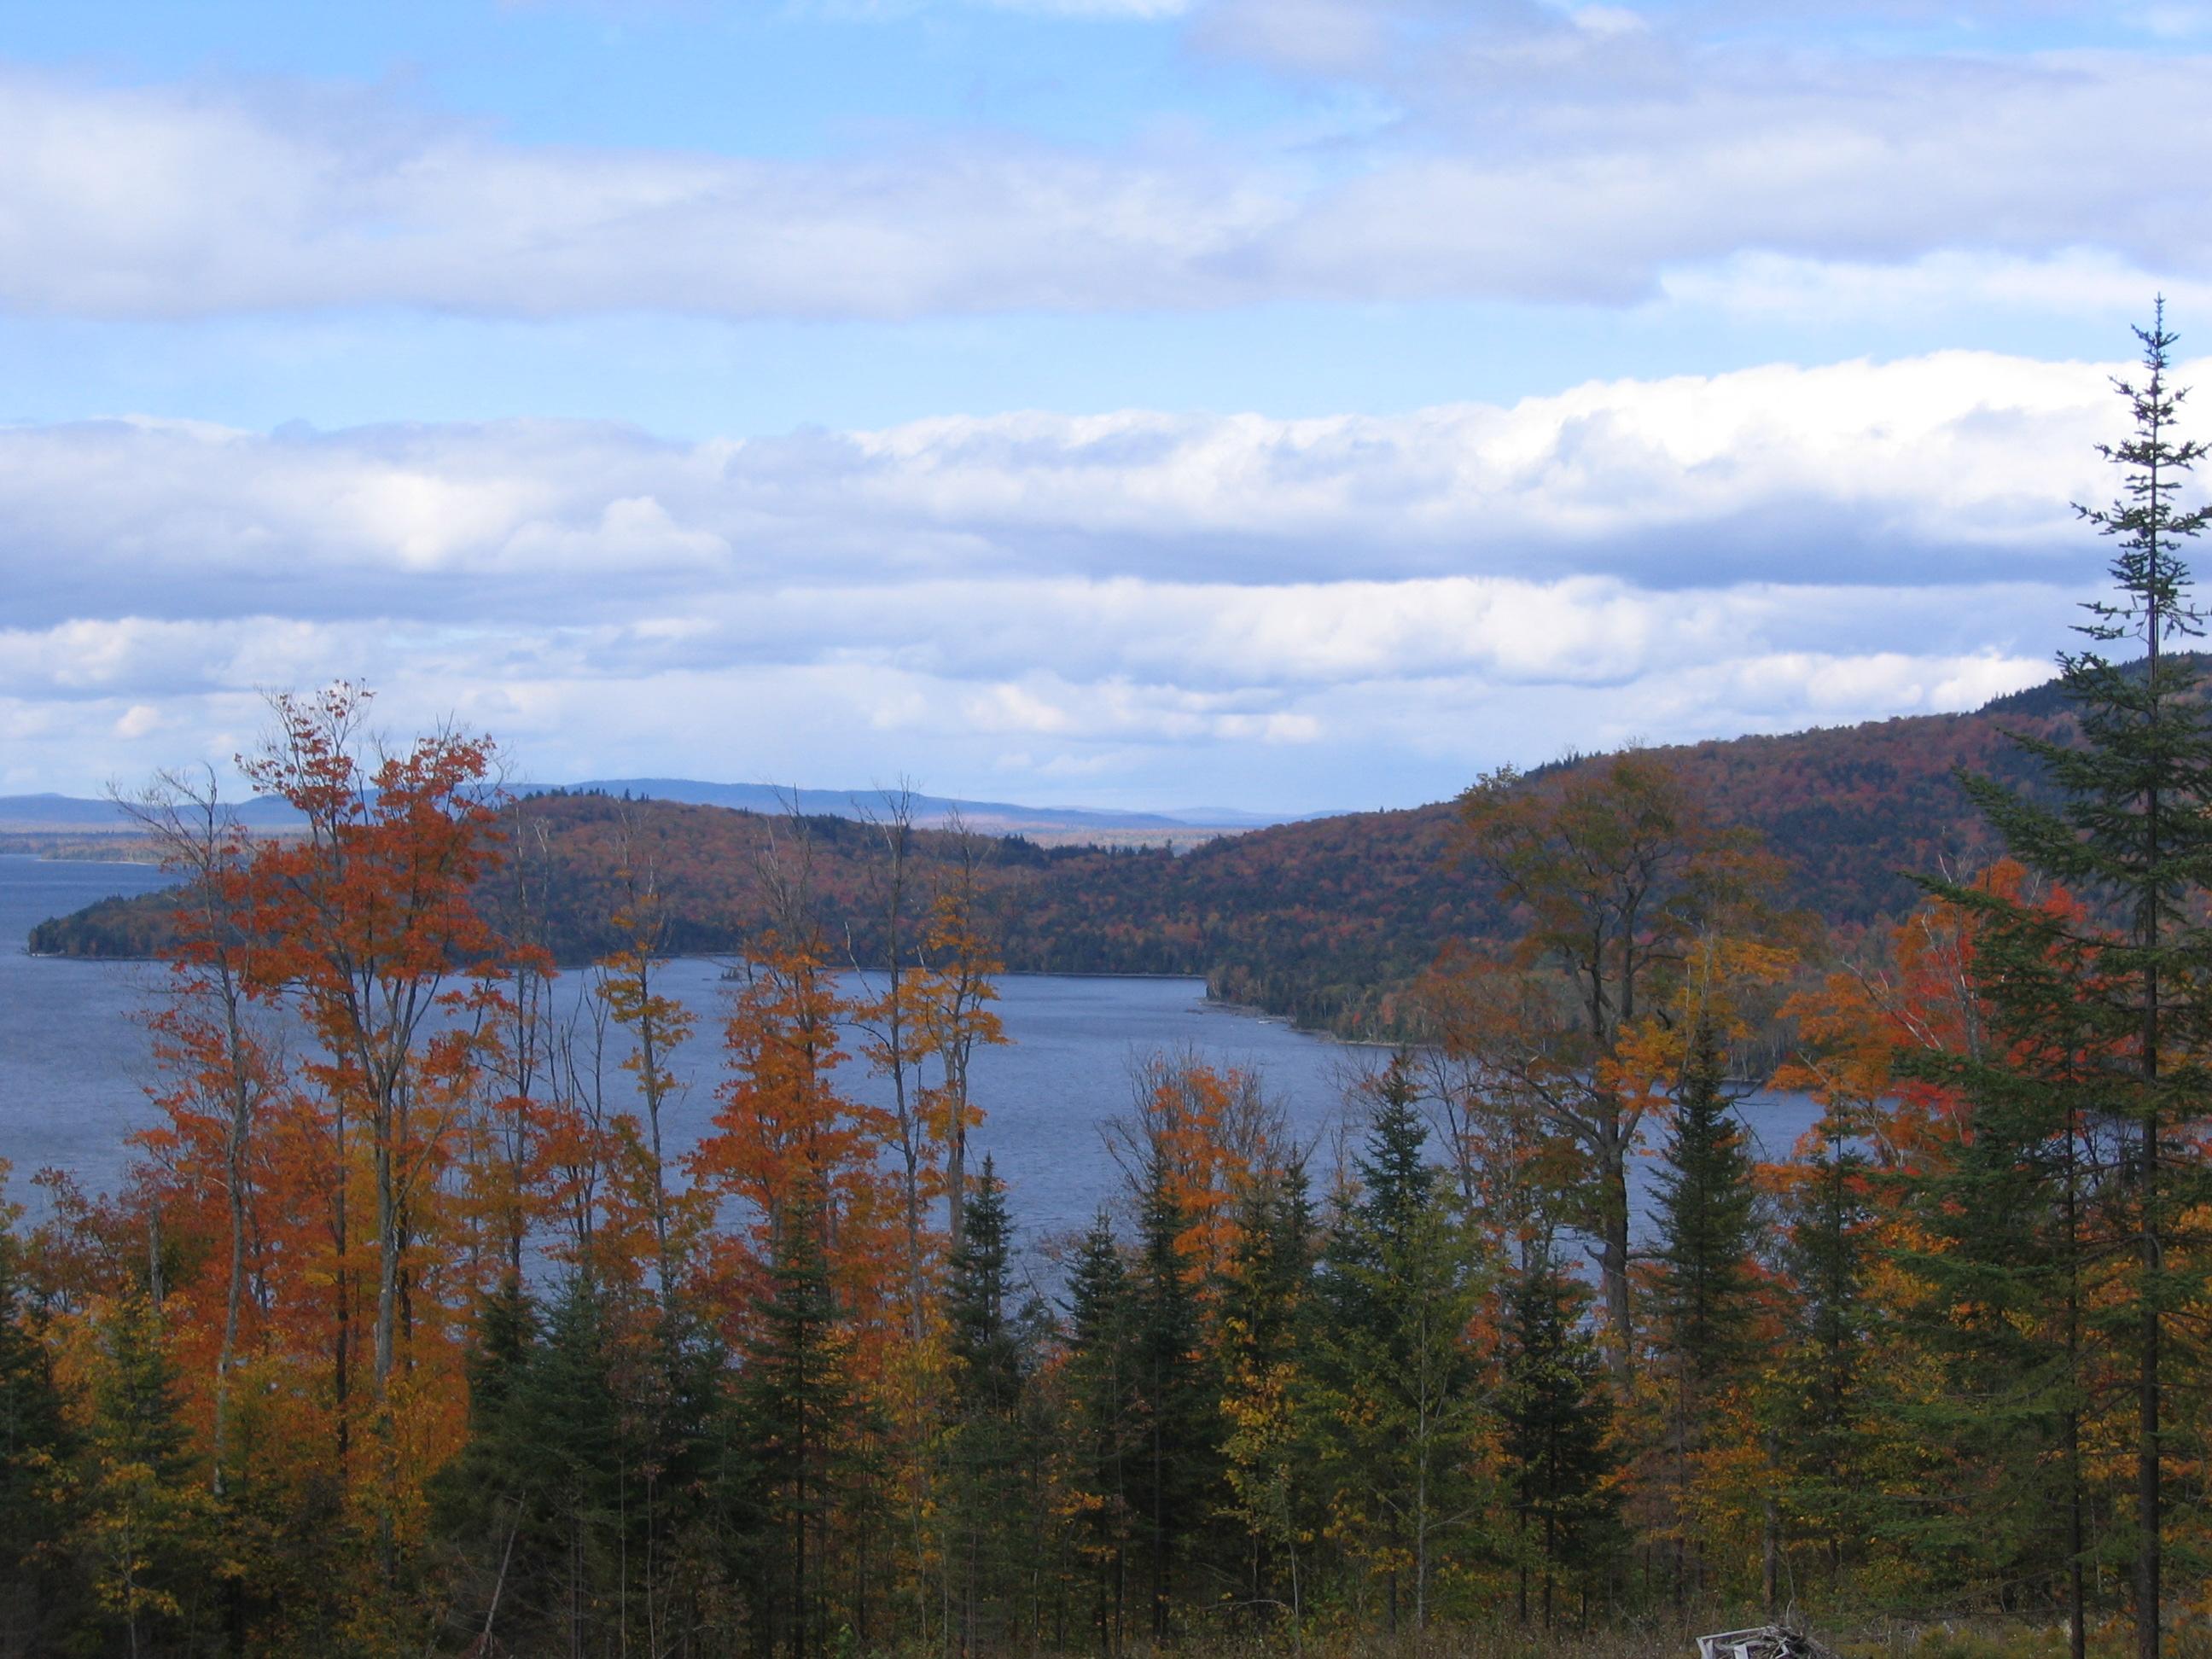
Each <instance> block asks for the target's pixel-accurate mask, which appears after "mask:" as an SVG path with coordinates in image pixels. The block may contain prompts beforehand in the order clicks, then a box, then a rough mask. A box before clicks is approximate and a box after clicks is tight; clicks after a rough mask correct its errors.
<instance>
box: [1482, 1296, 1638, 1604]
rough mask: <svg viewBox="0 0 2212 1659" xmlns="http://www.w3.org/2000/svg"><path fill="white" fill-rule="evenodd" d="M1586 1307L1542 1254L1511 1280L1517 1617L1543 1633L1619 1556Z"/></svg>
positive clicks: (1509, 1449)
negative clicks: (1565, 1601)
mask: <svg viewBox="0 0 2212 1659" xmlns="http://www.w3.org/2000/svg"><path fill="white" fill-rule="evenodd" d="M1586 1299H1587V1293H1586V1292H1585V1291H1583V1287H1582V1286H1581V1285H1577V1283H1575V1281H1574V1280H1573V1279H1570V1278H1569V1277H1568V1276H1567V1275H1566V1274H1565V1273H1564V1272H1562V1271H1561V1270H1560V1268H1559V1265H1558V1264H1557V1263H1556V1262H1555V1261H1553V1260H1552V1259H1551V1258H1550V1257H1549V1256H1548V1255H1538V1256H1537V1257H1536V1258H1535V1259H1534V1261H1531V1262H1530V1263H1529V1264H1528V1266H1526V1267H1523V1268H1522V1271H1521V1272H1520V1273H1518V1274H1517V1275H1516V1277H1515V1279H1514V1280H1513V1283H1512V1286H1511V1288H1510V1291H1509V1293H1508V1295H1507V1297H1506V1303H1505V1321H1504V1340H1503V1344H1502V1347H1503V1356H1502V1358H1503V1364H1502V1369H1503V1371H1504V1386H1503V1388H1502V1389H1501V1390H1500V1395H1501V1398H1500V1401H1499V1407H1498V1413H1499V1416H1500V1418H1501V1419H1502V1424H1503V1430H1504V1432H1503V1436H1502V1440H1503V1446H1504V1454H1505V1459H1506V1466H1507V1470H1508V1474H1507V1480H1508V1482H1509V1484H1510V1489H1511V1493H1512V1504H1513V1518H1514V1535H1513V1539H1512V1541H1511V1548H1512V1553H1513V1556H1514V1562H1515V1566H1516V1584H1517V1598H1516V1600H1517V1611H1518V1613H1519V1616H1520V1617H1521V1619H1522V1620H1523V1621H1524V1622H1525V1621H1526V1620H1528V1618H1529V1617H1530V1616H1531V1615H1532V1613H1533V1614H1534V1616H1536V1617H1537V1618H1539V1619H1541V1622H1542V1623H1543V1625H1544V1626H1545V1627H1546V1628H1547V1629H1549V1628H1550V1627H1551V1626H1552V1624H1553V1620H1554V1619H1555V1618H1556V1616H1557V1615H1558V1613H1559V1607H1558V1605H1557V1596H1558V1592H1559V1589H1561V1587H1562V1586H1563V1585H1564V1586H1566V1587H1570V1588H1587V1587H1588V1585H1589V1583H1590V1582H1591V1581H1592V1580H1593V1579H1594V1578H1596V1577H1601V1576H1602V1575H1603V1573H1604V1571H1606V1569H1607V1565H1609V1562H1608V1557H1609V1555H1610V1554H1611V1553H1612V1552H1613V1548H1614V1547H1615V1538H1614V1528H1615V1525H1616V1519H1617V1507H1618V1500H1617V1498H1616V1496H1615V1494H1614V1492H1613V1489H1612V1487H1611V1486H1610V1485H1609V1484H1608V1479H1609V1477H1610V1476H1611V1475H1612V1474H1613V1469H1614V1466H1615V1463H1616V1461H1617V1460H1616V1458H1615V1456H1614V1455H1613V1449H1612V1447H1611V1445H1610V1444H1609V1443H1608V1441H1609V1437H1610V1435H1611V1432H1612V1429H1613V1401H1612V1397H1611V1395H1609V1394H1608V1393H1607V1389H1606V1387H1605V1383H1604V1379H1603V1370H1604V1367H1603V1362H1602V1361H1601V1359H1600V1358H1599V1356H1598V1351H1597V1345H1596V1344H1595V1342H1594V1341H1593V1340H1591V1338H1590V1335H1589V1330H1588V1328H1586V1326H1585V1323H1584V1322H1583V1317H1582V1314H1583V1304H1584V1302H1585V1301H1586ZM1532 1580H1533V1581H1534V1583H1533V1584H1532V1583H1531V1581H1532ZM1532 1591H1533V1594H1532ZM1532 1604H1533V1605H1532Z"/></svg>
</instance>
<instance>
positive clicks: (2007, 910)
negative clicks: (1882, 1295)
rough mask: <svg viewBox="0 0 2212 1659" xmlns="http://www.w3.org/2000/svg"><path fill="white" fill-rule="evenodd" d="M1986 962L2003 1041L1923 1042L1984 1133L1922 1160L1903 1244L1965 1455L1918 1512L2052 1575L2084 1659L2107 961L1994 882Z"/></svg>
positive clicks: (2049, 911)
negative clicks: (1944, 1498) (2084, 951)
mask: <svg viewBox="0 0 2212 1659" xmlns="http://www.w3.org/2000/svg"><path fill="white" fill-rule="evenodd" d="M1954 891H1955V892H1958V893H1960V895H1961V897H1960V901H1959V902H1961V903H1963V904H1965V905H1967V906H1971V907H1972V908H1971V909H1970V910H1969V915H1971V916H1972V920H1973V925H1972V939H1973V951H1972V957H1971V963H1970V973H1971V978H1972V987H1973V990H1974V993H1975V994H1976V995H1977V996H1978V998H1979V999H1980V1000H1981V1001H1982V1003H1983V1004H1984V1006H1985V1007H1986V1010H1987V1030H1988V1036H1987V1040H1986V1041H1984V1042H1980V1043H1978V1044H1976V1045H1974V1046H1973V1048H1972V1049H1971V1050H1970V1051H1969V1052H1966V1053H1961V1054H1943V1053H1941V1052H1938V1051H1923V1052H1922V1053H1920V1054H1917V1055H1915V1056H1912V1057H1911V1060H1912V1063H1911V1066H1910V1068H1909V1069H1910V1070H1911V1072H1913V1073H1917V1075H1920V1076H1923V1077H1925V1078H1928V1079H1932V1080H1935V1081H1937V1082H1939V1083H1942V1084H1944V1085H1948V1086H1950V1087H1953V1088H1954V1089H1956V1090H1958V1091H1960V1094H1961V1095H1962V1097H1964V1099H1965V1100H1966V1102H1967V1103H1968V1104H1969V1109H1970V1113H1971V1115H1970V1119H1969V1124H1968V1133H1966V1135H1964V1136H1963V1137H1961V1138H1960V1141H1959V1143H1958V1145H1957V1146H1955V1147H1953V1148H1950V1149H1948V1156H1946V1157H1945V1158H1941V1159H1938V1160H1934V1161H1931V1163H1930V1164H1929V1166H1928V1167H1926V1168H1923V1169H1922V1170H1918V1171H1917V1172H1916V1174H1915V1176H1914V1178H1913V1179H1912V1180H1911V1182H1909V1189H1908V1193H1907V1198H1908V1201H1909V1203H1910V1206H1911V1210H1910V1213H1911V1218H1912V1221H1913V1226H1912V1227H1911V1229H1910V1230H1909V1231H1906V1232H1905V1233H1904V1235H1903V1239H1904V1248H1901V1249H1899V1250H1898V1251H1897V1252H1896V1253H1895V1254H1896V1255H1897V1256H1898V1259H1899V1261H1900V1262H1901V1263H1902V1265H1903V1266H1904V1267H1905V1270H1906V1271H1907V1272H1908V1273H1910V1274H1911V1276H1912V1278H1913V1279H1914V1281H1915V1282H1916V1283H1917V1285H1921V1286H1923V1287H1924V1291H1923V1295H1922V1296H1921V1297H1919V1298H1917V1302H1916V1313H1917V1317H1916V1319H1915V1329H1914V1332H1913V1334H1915V1335H1916V1336H1917V1338H1918V1339H1919V1340H1921V1341H1923V1343H1924V1344H1925V1345H1926V1346H1927V1348H1928V1350H1929V1352H1930V1353H1931V1354H1932V1355H1933V1356H1934V1357H1936V1358H1937V1359H1938V1360H1939V1362H1940V1363H1941V1364H1942V1366H1943V1368H1944V1383H1945V1386H1944V1387H1943V1389H1942V1390H1941V1391H1939V1392H1937V1393H1936V1394H1935V1395H1933V1396H1932V1397H1931V1398H1929V1399H1928V1400H1926V1401H1923V1402H1921V1403H1920V1405H1919V1406H1918V1408H1917V1413H1916V1415H1917V1418H1918V1419H1919V1425H1920V1426H1921V1427H1922V1428H1923V1430H1924V1431H1926V1433H1927V1434H1928V1436H1929V1439H1930V1440H1932V1441H1933V1442H1934V1443H1937V1444H1939V1445H1941V1446H1942V1447H1943V1448H1944V1449H1946V1451H1947V1452H1948V1453H1949V1454H1950V1458H1949V1463H1950V1468H1952V1470H1953V1471H1954V1480H1955V1481H1956V1484H1957V1486H1959V1487H1960V1490H1959V1491H1957V1492H1955V1493H1954V1496H1953V1498H1952V1501H1951V1502H1950V1504H1948V1505H1946V1506H1928V1507H1924V1508H1923V1509H1922V1510H1920V1511H1919V1518H1918V1520H1917V1522H1916V1523H1913V1524H1912V1525H1911V1532H1912V1533H1913V1534H1914V1543H1915V1547H1916V1548H1917V1550H1918V1551H1919V1552H1920V1553H1922V1555H1923V1559H1925V1558H1926V1557H1928V1556H1931V1555H1937V1554H1948V1555H1949V1556H1952V1557H1954V1558H1955V1559H1958V1560H1959V1562H1960V1565H1961V1566H1962V1567H1963V1568H1964V1569H1965V1570H1966V1571H1969V1572H1972V1573H1974V1574H1976V1575H1978V1577H1981V1578H1982V1579H1984V1581H1986V1582H1991V1583H2005V1584H2017V1585H2021V1586H2023V1587H2029V1586H2033V1585H2035V1584H2037V1583H2051V1584H2053V1585H2054V1586H2055V1587H2056V1588H2057V1590H2058V1597H2057V1599H2060V1600H2062V1601H2063V1605H2064V1607H2065V1609H2066V1615H2067V1623H2068V1626H2069V1632H2070V1641H2071V1651H2072V1653H2073V1656H2074V1659H2082V1656H2083V1655H2084V1654H2085V1653H2086V1652H2087V1641H2088V1635H2087V1624H2088V1618H2087V1614H2088V1595H2087V1591H2088V1577H2089V1574H2088V1566H2089V1558H2090V1554H2091V1549H2092V1546H2091V1542H2090V1531H2091V1525H2090V1516H2089V1514H2088V1492H2087V1462H2086V1459H2085V1456H2084V1449H2083V1431H2084V1422H2085V1414H2086V1413H2087V1411H2088V1409H2089V1407H2090V1406H2091V1404H2092V1400H2091V1391H2090V1389H2089V1387H2088V1383H2089V1382H2090V1380H2091V1378H2092V1376H2093V1373H2094V1371H2095V1370H2096V1369H2097V1367H2096V1366H2095V1365H2093V1364H2092V1363H2091V1353H2090V1347H2089V1338H2090V1335H2091V1333H2090V1331H2089V1328H2088V1318H2087V1316H2088V1314H2089V1311H2090V1299H2091V1297H2092V1295H2093V1293H2094V1292H2095V1291H2096V1289H2097V1283H2098V1281H2099V1280H2100V1279H2103V1278H2105V1277H2106V1275H2107V1274H2108V1273H2109V1271H2110V1270H2109V1267H2106V1266H2104V1265H2102V1262H2103V1261H2105V1260H2109V1259H2110V1258H2111V1257H2112V1255H2114V1253H2115V1252H2114V1249H2113V1247H2114V1245H2115V1243H2119V1242H2120V1241H2116V1240H2114V1239H2112V1238H2111V1237H2106V1236H2104V1235H2103V1234H2102V1232H2101V1229H2100V1225H2099V1222H2100V1212H2101V1211H2102V1210H2103V1208H2104V1205H2103V1200H2104V1197H2105V1194H2104V1193H2103V1192H2102V1190H2100V1189H2101V1188H2102V1187H2103V1184H2104V1181H2105V1174H2106V1172H2105V1170H2103V1169H2102V1168H2101V1167H2100V1166H2101V1165H2102V1164H2104V1162H2105V1159H2104V1157H2103V1151H2102V1149H2101V1148H2100V1145H2099V1136H2098V1134H2097V1133H2096V1129H2095V1124H2096V1121H2097V1119H2098V1117H2099V1115H2100V1108H2101V1106H2102V1089H2103V1085H2102V1080H2101V1078H2100V1070H2101V1065H2100V1060H2101V1057H2102V1056H2103V1055H2105V1054H2107V1053H2108V1052H2109V1051H2110V1049H2111V1047H2112V1042H2111V1037H2112V1030H2111V1027H2112V1020H2111V1018H2110V1015H2109V1012H2107V1011H2106V1010H2104V1009H2100V1007H2099V1006H2098V1004H2097V1000H2096V999H2093V998H2088V999H2085V998H2083V997H2082V996H2081V994H2080V987H2081V983H2082V981H2085V980H2086V979H2087V978H2089V977H2090V976H2091V974H2092V971H2093V970H2092V969H2090V968H2089V967H2088V965H2087V964H2086V963H2083V961H2082V960H2081V952H2080V951H2079V949H2078V947H2076V946H2073V945H2069V940H2068V939H2067V938H2066V937H2065V935H2066V933H2067V930H2068V928H2069V925H2070V918H2069V915H2068V913H2067V912H2066V911H2065V910H2064V909H2063V908H2057V907H2056V906H2053V905H2051V904H2047V903H2046V904H2038V905H2029V904H2023V903H2021V902H2017V901H2016V900H2015V898H2013V897H2012V896H2010V894H2009V893H2008V891H2007V890H2006V886H2004V885H2000V884H1996V883H1994V882H1989V881H1984V882H1982V883H1978V884H1975V885H1974V886H1973V887H1972V888H1970V889H1954Z"/></svg>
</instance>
